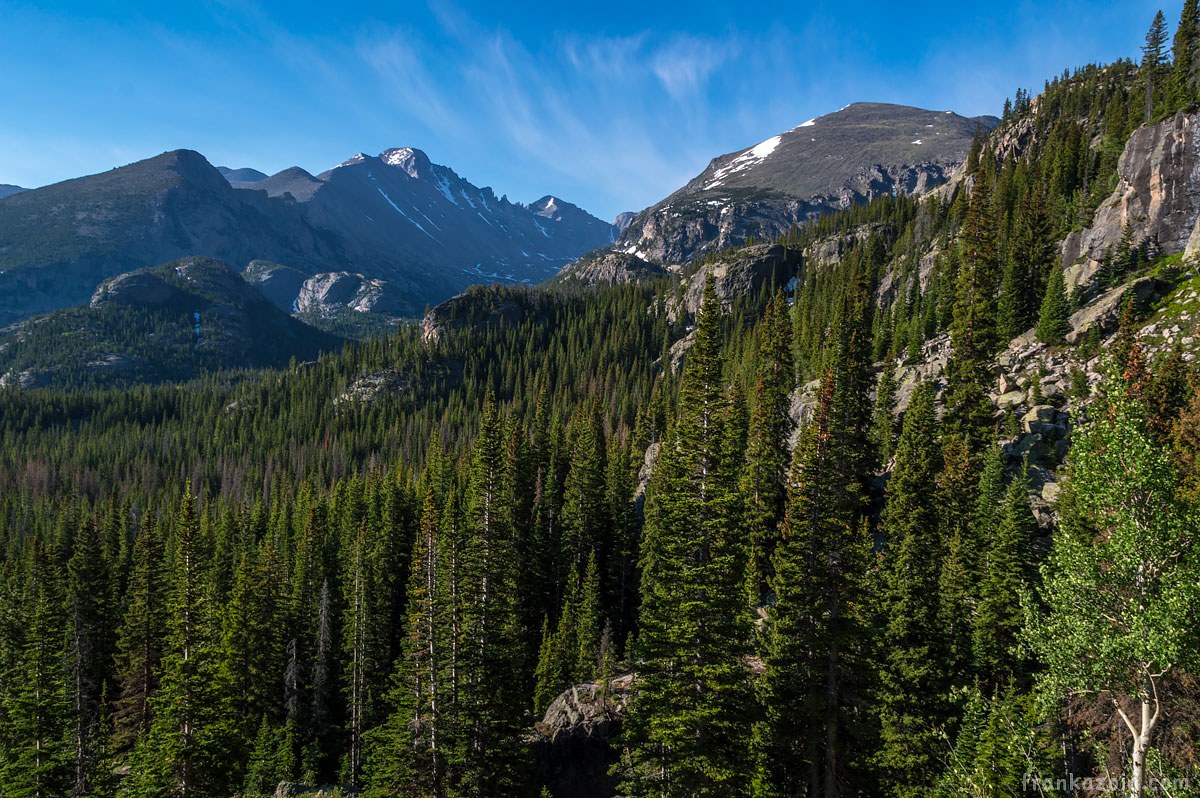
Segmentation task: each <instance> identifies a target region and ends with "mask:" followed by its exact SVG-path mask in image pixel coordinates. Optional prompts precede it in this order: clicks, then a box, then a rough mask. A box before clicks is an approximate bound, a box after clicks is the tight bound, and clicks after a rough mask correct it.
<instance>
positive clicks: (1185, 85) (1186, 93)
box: [1171, 0, 1200, 111]
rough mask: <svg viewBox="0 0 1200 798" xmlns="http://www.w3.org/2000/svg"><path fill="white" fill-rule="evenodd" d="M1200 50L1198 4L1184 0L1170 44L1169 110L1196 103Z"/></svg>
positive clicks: (1199, 14) (1199, 10)
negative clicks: (1199, 49) (1199, 51)
mask: <svg viewBox="0 0 1200 798" xmlns="http://www.w3.org/2000/svg"><path fill="white" fill-rule="evenodd" d="M1198 48H1200V2H1198V0H1184V3H1183V10H1182V11H1181V12H1180V14H1179V26H1178V27H1177V28H1176V29H1175V38H1174V40H1173V41H1172V45H1171V55H1172V64H1171V110H1173V111H1179V110H1187V109H1189V108H1191V107H1192V105H1193V104H1194V103H1195V100H1196V93H1195V86H1196V70H1197V68H1198V67H1200V64H1198V63H1197V49H1198Z"/></svg>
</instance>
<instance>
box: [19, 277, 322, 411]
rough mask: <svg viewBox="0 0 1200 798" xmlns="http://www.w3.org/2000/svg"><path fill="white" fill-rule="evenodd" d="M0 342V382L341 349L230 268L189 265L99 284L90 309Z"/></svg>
mask: <svg viewBox="0 0 1200 798" xmlns="http://www.w3.org/2000/svg"><path fill="white" fill-rule="evenodd" d="M0 332H2V334H0V382H3V383H8V382H16V383H18V384H20V385H21V386H22V387H26V388H30V387H44V386H55V387H63V388H82V387H88V386H106V385H131V384H136V383H146V382H161V381H175V380H185V379H190V378H193V377H196V376H199V375H201V374H204V373H206V372H213V371H218V370H223V369H230V368H263V367H273V368H279V367H283V366H286V365H287V364H288V362H289V361H290V360H291V359H293V358H295V359H296V360H313V359H315V358H316V357H317V356H318V355H319V354H320V353H321V352H332V351H337V350H339V349H341V347H342V346H343V344H344V343H345V341H344V340H343V339H341V338H338V337H336V336H333V335H329V334H327V333H325V332H322V331H320V330H317V329H314V328H313V327H310V326H308V325H306V324H304V323H302V322H300V321H298V320H296V319H293V318H291V317H290V316H288V315H287V314H286V313H283V312H281V311H279V310H278V309H276V308H275V307H274V306H273V305H272V304H271V303H270V302H269V301H268V300H267V299H266V298H265V297H264V296H263V295H262V294H261V293H259V292H258V291H257V290H255V289H254V288H253V287H252V286H250V285H249V284H248V283H247V282H246V281H245V280H243V279H242V277H241V276H240V275H239V274H238V273H237V272H235V271H234V270H233V269H231V268H230V267H229V266H228V265H226V264H224V263H222V262H220V261H217V260H213V259H211V258H202V257H191V258H183V259H180V260H177V261H172V262H170V263H167V264H163V265H162V266H157V267H154V268H150V269H140V270H137V271H134V272H128V273H125V274H121V275H118V276H116V277H113V278H111V279H109V280H106V281H104V283H102V284H101V285H100V287H99V288H97V289H96V292H95V294H94V295H93V296H92V298H91V301H90V302H89V303H88V305H86V306H79V307H73V308H65V309H62V310H57V311H53V312H51V313H48V314H45V315H42V316H37V317H34V318H32V319H27V320H25V321H23V322H19V323H17V324H15V325H12V326H10V327H8V328H6V329H5V330H3V331H0Z"/></svg>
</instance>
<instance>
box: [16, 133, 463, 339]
mask: <svg viewBox="0 0 1200 798" xmlns="http://www.w3.org/2000/svg"><path fill="white" fill-rule="evenodd" d="M344 251H345V242H344V240H342V239H341V238H340V236H338V235H337V234H336V233H331V232H329V231H323V230H315V229H313V228H312V227H311V226H310V225H308V224H307V223H306V222H305V221H304V219H303V218H302V217H301V215H300V214H299V213H298V212H297V211H296V209H295V208H294V206H291V205H289V204H288V203H286V202H283V201H281V200H275V199H271V198H269V197H267V195H266V194H265V193H263V192H254V191H239V190H236V189H234V188H233V187H231V186H230V185H229V183H228V182H226V180H225V178H223V177H222V176H221V174H220V173H219V172H218V171H217V170H216V169H214V168H213V167H212V166H210V165H209V163H208V162H207V161H206V160H205V159H204V157H203V156H201V155H200V154H199V153H196V152H191V151H189V150H178V151H175V152H169V153H165V154H163V155H159V156H157V157H155V158H151V159H149V160H145V161H139V162H138V163H135V164H131V165H129V166H125V167H121V168H119V169H113V170H112V171H109V172H105V173H103V174H99V175H92V176H90V177H83V178H78V179H76V180H68V181H66V182H63V183H56V184H54V185H52V186H46V187H45V188H40V189H34V190H31V191H24V192H21V193H20V194H16V195H14V196H11V197H8V198H7V199H5V200H4V201H3V202H0V324H5V323H9V322H12V321H14V320H16V319H19V318H23V317H27V316H29V315H32V314H34V313H39V312H44V311H48V310H55V309H57V308H61V307H66V306H70V305H77V304H80V303H83V302H86V301H87V300H88V298H89V297H91V295H92V293H93V291H95V289H96V286H97V285H98V284H99V283H100V282H102V281H103V280H105V279H106V278H108V277H112V276H114V275H117V274H123V273H125V272H129V271H132V270H135V269H139V268H145V267H148V266H152V265H154V264H158V263H163V262H165V261H168V260H172V259H175V258H180V257H185V256H188V255H205V256H209V257H214V258H218V259H220V260H223V261H225V262H227V263H231V264H242V263H249V262H250V261H251V260H253V259H254V258H269V259H271V260H274V261H279V262H283V263H292V264H298V265H300V266H302V267H308V268H312V267H315V266H320V265H322V264H328V265H329V266H333V265H334V264H337V263H339V262H341V261H342V260H343V258H344V255H343V253H344ZM430 283H431V284H432V286H437V281H435V280H431V281H430ZM442 285H446V284H445V283H444V282H443V283H442ZM432 286H431V287H432ZM447 287H448V286H447Z"/></svg>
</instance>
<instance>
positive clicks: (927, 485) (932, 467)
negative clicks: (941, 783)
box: [878, 384, 946, 796]
mask: <svg viewBox="0 0 1200 798" xmlns="http://www.w3.org/2000/svg"><path fill="white" fill-rule="evenodd" d="M935 426H936V417H935V415H934V409H933V391H932V389H931V388H930V386H929V385H928V384H921V385H919V386H918V387H917V389H916V390H915V391H914V392H913V396H912V401H911V403H910V405H909V408H908V411H907V412H906V413H905V416H904V427H903V430H902V431H901V433H900V441H899V443H898V444H897V447H896V468H895V470H894V471H893V473H892V477H891V479H890V480H889V481H888V485H887V504H886V505H885V507H884V511H883V515H882V517H881V518H880V532H881V533H882V534H883V536H884V538H885V539H886V542H887V543H886V545H887V549H886V553H885V557H884V565H883V591H882V596H881V598H882V602H883V604H882V618H881V623H882V631H881V634H882V642H883V644H884V649H883V651H884V661H883V664H882V668H881V672H880V692H879V696H878V701H879V716H880V718H881V720H882V728H881V738H882V750H881V751H880V755H879V761H880V765H881V766H882V767H883V770H884V777H885V783H886V784H887V786H888V790H889V792H890V794H892V795H896V796H918V795H923V794H924V793H925V791H926V790H927V789H928V788H929V786H931V785H932V782H933V779H934V775H935V764H936V761H937V758H936V753H935V752H936V750H937V742H936V741H937V738H938V727H939V726H940V724H941V723H942V722H943V720H944V716H945V711H946V709H945V707H944V705H943V699H942V698H941V696H942V695H943V693H944V690H945V687H946V674H945V673H944V672H943V670H942V667H943V666H942V664H941V663H940V661H939V658H938V656H937V654H938V651H939V649H940V646H941V630H940V629H939V627H938V624H937V609H938V608H937V594H936V591H934V590H932V589H931V587H932V586H934V585H936V584H937V583H938V578H939V574H938V564H939V562H940V561H941V549H940V546H939V545H938V543H939V541H938V539H937V529H938V524H937V520H938V508H937V506H936V502H935V496H936V474H937V472H938V466H939V463H938V460H939V451H938V447H937V444H936V441H935V439H934V429H935Z"/></svg>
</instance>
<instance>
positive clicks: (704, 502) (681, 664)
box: [624, 273, 753, 796]
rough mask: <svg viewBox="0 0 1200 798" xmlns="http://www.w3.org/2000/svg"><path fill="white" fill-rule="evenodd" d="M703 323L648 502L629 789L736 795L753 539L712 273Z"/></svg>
mask: <svg viewBox="0 0 1200 798" xmlns="http://www.w3.org/2000/svg"><path fill="white" fill-rule="evenodd" d="M694 335H695V345H694V346H693V348H692V351H691V352H690V354H689V357H688V360H687V365H686V367H685V370H684V377H683V387H682V390H681V393H680V402H679V417H678V419H677V421H676V423H675V424H674V425H673V427H672V429H671V432H670V433H669V435H668V438H667V440H666V441H665V442H664V444H663V448H662V450H661V452H660V453H659V459H658V462H657V463H656V466H655V473H654V478H653V482H652V486H651V489H652V494H651V497H650V500H649V501H650V506H649V508H648V511H647V520H646V532H645V538H644V543H643V549H642V561H641V565H642V609H641V625H640V629H639V633H638V643H637V645H638V654H639V655H640V658H641V660H642V665H641V668H640V671H639V673H638V678H637V681H636V682H635V686H634V695H633V697H632V705H631V708H630V712H629V716H628V718H627V719H626V722H625V731H624V736H625V746H626V748H627V750H628V759H627V761H626V763H625V776H626V778H625V787H624V789H625V790H627V792H628V794H629V795H632V796H649V795H663V794H668V795H678V796H736V795H741V794H744V793H745V791H746V789H747V787H748V764H747V762H746V756H745V750H744V740H743V732H742V729H743V724H744V723H745V720H746V713H747V712H748V711H749V709H750V707H751V706H752V703H753V702H752V700H751V698H750V695H749V692H748V682H747V672H746V664H745V655H746V653H747V641H748V638H749V626H748V622H747V617H746V607H745V601H744V599H743V598H742V597H743V595H744V594H743V592H742V591H741V590H739V587H740V585H741V582H742V579H743V569H744V566H745V551H744V547H743V542H742V540H741V539H740V537H739V536H736V535H734V534H733V532H734V530H735V529H736V528H737V520H738V519H736V518H732V517H731V513H730V508H731V507H733V506H734V504H735V491H736V489H737V486H736V485H735V484H727V478H728V475H729V473H730V470H729V469H727V468H722V463H721V453H722V450H723V432H724V430H723V429H722V419H723V418H724V416H725V410H726V401H725V392H724V390H723V388H724V386H723V379H722V370H723V362H722V356H721V318H720V306H719V303H718V301H717V297H716V291H715V289H714V287H713V282H712V276H711V273H710V274H709V276H708V278H707V280H706V284H705V289H704V301H703V304H702V306H701V309H700V313H699V315H698V318H697V321H696V329H695V332H694Z"/></svg>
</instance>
